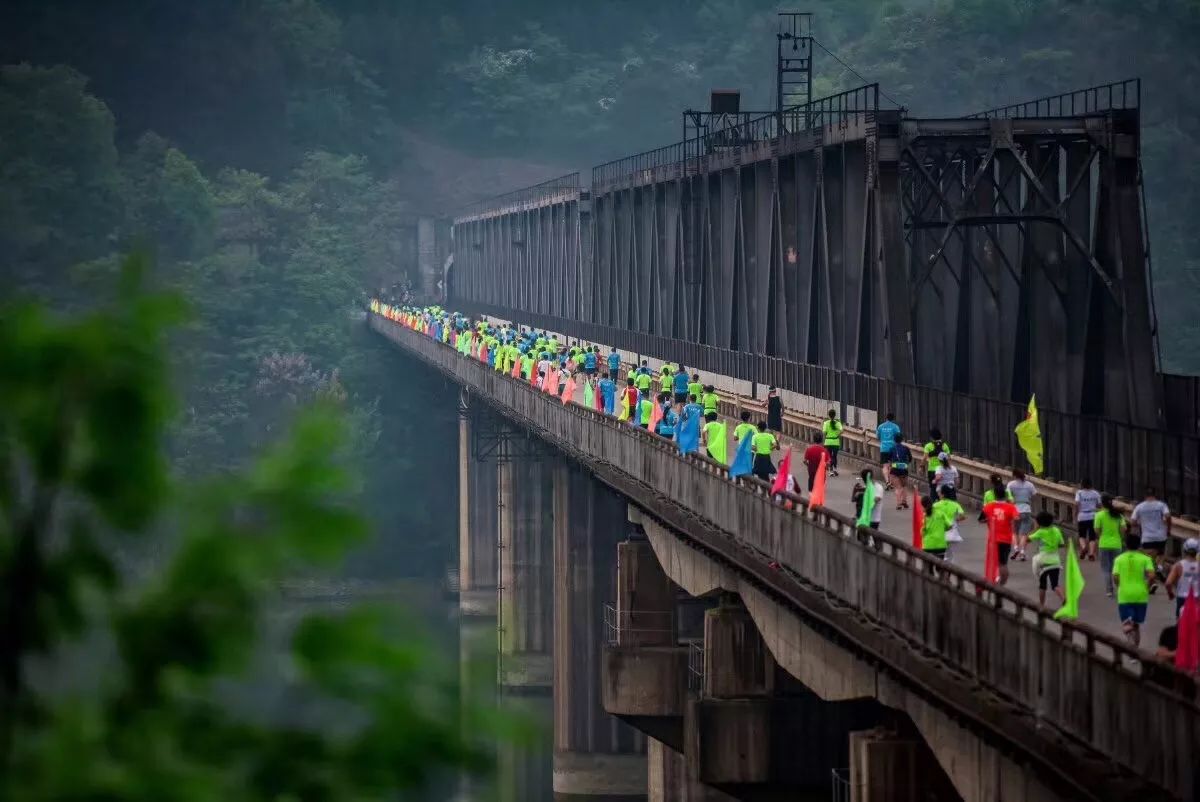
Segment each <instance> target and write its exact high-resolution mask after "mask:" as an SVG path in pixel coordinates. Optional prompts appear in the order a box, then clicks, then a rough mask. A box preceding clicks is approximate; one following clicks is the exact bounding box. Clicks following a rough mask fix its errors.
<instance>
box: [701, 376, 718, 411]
mask: <svg viewBox="0 0 1200 802" xmlns="http://www.w3.org/2000/svg"><path fill="white" fill-rule="evenodd" d="M700 403H701V404H703V405H704V414H705V415H707V414H709V413H710V412H711V413H712V414H714V415H715V414H717V410H718V408H719V407H720V405H721V397H720V396H719V395H717V394H716V393H715V392H713V386H712V385H711V384H706V385H704V395H703V396H701V397H700Z"/></svg>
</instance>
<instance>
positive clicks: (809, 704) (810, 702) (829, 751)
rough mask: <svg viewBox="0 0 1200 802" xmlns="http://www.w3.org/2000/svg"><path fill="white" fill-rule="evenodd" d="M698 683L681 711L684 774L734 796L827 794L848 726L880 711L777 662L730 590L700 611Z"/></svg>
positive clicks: (868, 721)
mask: <svg viewBox="0 0 1200 802" xmlns="http://www.w3.org/2000/svg"><path fill="white" fill-rule="evenodd" d="M699 684H700V692H699V694H698V695H696V696H693V697H692V698H690V699H689V700H688V705H687V711H686V716H685V721H684V739H685V750H684V753H685V755H686V759H687V767H688V772H689V776H690V777H692V778H693V779H695V780H698V781H699V782H701V783H703V784H705V785H709V786H713V787H716V788H718V789H720V790H721V791H723V792H725V793H728V794H731V795H733V796H734V797H736V798H737V799H741V800H777V799H807V798H827V797H826V796H825V795H826V794H828V791H829V785H830V778H831V776H832V771H833V769H835V768H843V767H845V766H846V765H847V761H848V755H847V746H848V744H849V733H850V732H852V731H855V730H860V729H866V728H869V727H873V726H877V725H879V724H881V723H883V722H884V721H886V720H887V716H888V715H889V714H888V713H887V712H886V711H885V710H884V709H883V708H882V707H881V706H880V705H879V704H878V703H876V702H875V701H874V700H851V701H846V702H825V701H823V700H821V699H820V698H819V697H818V696H817V695H816V694H815V693H813V692H812V691H811V690H809V689H807V688H805V687H804V686H803V685H801V684H800V683H799V682H797V681H796V680H795V679H794V678H792V677H790V676H789V675H787V674H786V672H784V671H782V670H780V669H779V668H778V666H777V665H776V663H775V660H774V659H773V658H772V656H771V653H770V652H769V651H768V650H767V648H766V644H765V643H764V642H763V640H762V636H761V635H760V634H759V632H758V629H757V628H756V626H755V624H754V621H753V619H752V618H751V617H750V614H749V613H748V612H747V611H746V609H745V607H743V606H742V605H741V604H740V603H739V602H738V601H737V599H736V597H730V596H726V597H723V598H722V600H721V604H720V605H719V606H717V607H715V608H713V609H710V610H708V611H706V613H705V619H704V653H703V678H702V680H701V681H700V683H699Z"/></svg>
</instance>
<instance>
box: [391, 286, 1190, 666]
mask: <svg viewBox="0 0 1200 802" xmlns="http://www.w3.org/2000/svg"><path fill="white" fill-rule="evenodd" d="M371 308H372V311H374V312H376V313H378V314H380V315H383V316H384V317H387V318H389V319H392V320H395V321H397V322H400V323H403V324H404V325H407V326H409V327H410V328H414V329H417V330H419V331H422V332H424V333H426V334H428V335H429V336H431V337H433V338H435V339H437V340H440V341H441V342H443V343H445V344H446V345H448V346H450V347H453V348H455V349H456V350H458V352H459V353H461V354H462V355H463V356H464V357H470V358H474V359H478V360H480V361H482V362H486V363H487V364H488V365H489V366H490V367H492V368H493V369H494V370H496V371H497V372H501V373H505V374H507V375H510V376H511V377H513V378H515V379H521V380H523V381H527V382H529V383H530V384H531V385H532V386H533V387H535V388H537V389H538V390H541V391H544V392H546V393H548V394H550V395H552V396H554V397H556V398H560V399H562V401H563V403H567V402H568V401H578V402H579V403H582V404H584V405H586V406H589V407H591V408H594V409H596V410H597V411H601V412H604V413H605V414H608V415H613V416H615V417H617V418H618V419H619V420H622V421H628V422H629V423H630V425H634V426H640V427H642V428H644V429H646V430H648V431H651V432H653V433H655V434H657V435H659V436H661V437H664V438H668V439H670V440H672V441H674V442H676V443H677V444H678V445H679V448H680V450H681V451H683V452H684V453H689V452H693V451H698V450H699V449H700V448H703V449H704V451H705V453H706V454H707V456H708V457H709V458H710V459H712V460H714V461H716V462H718V463H720V464H721V465H723V466H725V467H726V468H727V469H728V470H729V472H730V475H731V476H732V477H735V478H736V477H738V476H742V475H746V474H753V475H754V476H756V477H758V478H760V479H762V480H764V481H767V482H772V483H773V490H772V492H784V491H786V492H794V491H795V481H794V478H793V476H792V474H791V470H790V464H791V453H790V449H789V451H788V453H787V454H786V455H785V456H784V459H783V461H782V462H781V463H780V465H779V466H778V467H777V466H776V465H775V462H774V460H773V459H772V457H773V455H774V454H775V453H776V452H778V451H779V450H780V442H779V433H780V431H781V429H782V403H781V399H780V395H779V393H778V391H777V390H776V388H773V387H772V388H770V390H769V391H768V396H767V415H766V417H765V418H764V419H761V420H758V421H752V420H751V414H750V412H749V411H742V412H741V413H740V421H739V422H738V423H737V424H736V426H735V428H734V430H733V442H734V443H735V453H734V454H733V455H732V456H731V455H730V454H729V448H728V441H729V434H728V430H727V424H726V422H725V421H724V420H723V419H722V417H721V415H720V404H721V397H720V395H719V393H718V392H717V391H716V389H715V388H714V386H713V385H712V384H706V383H704V382H703V381H702V380H701V375H700V374H699V373H698V372H695V371H689V370H688V369H687V368H686V367H685V366H684V365H681V364H675V363H669V362H668V363H664V364H662V365H660V366H657V367H655V368H652V367H651V366H650V364H649V361H648V360H645V359H643V360H641V363H640V364H638V365H632V366H626V365H625V364H623V360H622V357H621V354H620V352H619V351H618V349H617V348H615V347H613V348H611V349H609V350H607V351H605V350H604V349H603V348H602V347H601V346H599V345H595V344H588V343H582V342H576V343H570V342H560V341H559V340H558V338H557V337H555V336H553V335H550V334H548V333H547V332H544V331H543V332H538V331H536V330H533V329H530V328H527V327H515V326H510V325H499V326H497V325H493V324H490V323H488V322H487V321H482V320H472V319H470V318H468V317H466V316H464V315H461V314H458V313H453V312H449V311H447V310H444V309H441V308H440V307H426V308H423V309H415V308H409V307H392V306H389V305H387V304H383V303H380V302H379V301H373V302H372V304H371ZM843 429H844V424H843V422H842V421H841V420H839V418H838V414H837V411H836V410H830V411H829V413H828V416H827V417H826V418H825V420H824V421H823V422H822V426H821V430H820V431H819V432H817V433H816V434H815V435H814V436H813V442H812V443H811V444H810V445H809V446H808V447H807V448H806V449H805V451H804V452H803V454H802V457H801V458H802V461H803V462H804V465H805V471H806V474H807V487H808V491H809V493H810V504H816V503H823V502H824V480H825V479H826V478H827V477H829V476H837V475H838V455H839V453H840V451H841V447H842V438H843ZM875 434H876V435H877V437H878V439H879V451H880V467H879V471H878V475H877V472H876V471H875V470H873V469H870V468H868V469H865V470H862V471H861V472H860V473H859V475H858V476H857V478H856V481H855V485H854V489H853V493H852V498H851V500H852V501H853V502H854V504H855V509H856V513H857V515H858V523H859V525H862V526H868V527H874V528H878V527H879V524H880V522H881V520H882V512H883V506H884V504H885V503H886V501H885V498H886V494H889V493H890V494H891V496H892V499H893V502H894V504H895V507H896V509H897V510H908V509H912V514H913V544H914V546H917V547H918V548H920V549H922V550H923V551H924V552H926V553H927V554H929V555H931V556H934V557H937V558H939V559H941V560H945V561H948V562H953V561H954V558H955V548H956V545H957V544H960V543H962V542H963V537H962V533H961V532H960V530H959V524H960V523H961V522H963V521H965V520H966V518H967V514H966V511H965V510H964V508H963V507H962V505H961V504H960V503H959V499H958V488H959V486H960V474H959V471H958V468H957V467H956V466H955V464H954V463H955V458H954V457H953V456H952V455H953V451H952V449H951V447H950V444H949V442H947V440H946V438H945V437H944V436H943V435H942V432H941V431H940V430H938V429H937V428H933V429H931V430H930V431H929V432H928V437H927V439H926V441H925V443H924V445H923V447H922V449H921V450H922V456H923V458H924V462H925V476H924V482H923V483H922V482H920V481H919V480H918V478H917V477H916V476H915V475H914V471H915V466H916V463H915V461H914V458H913V454H912V450H911V449H910V448H909V447H908V446H907V445H906V444H905V433H904V432H903V431H902V429H901V427H900V425H899V423H897V421H896V419H895V415H893V414H891V413H888V414H887V415H886V416H885V418H884V420H883V422H881V423H880V424H879V425H878V426H877V427H876V431H875ZM781 469H782V470H781ZM782 474H786V475H782ZM921 484H923V485H924V489H925V494H924V495H921V494H920V487H919V485H921ZM814 491H818V492H819V500H818V493H817V492H814ZM1036 495H1037V486H1036V485H1035V484H1034V483H1033V482H1031V481H1030V480H1029V478H1028V476H1026V474H1025V472H1024V471H1022V470H1020V469H1015V470H1013V471H1012V472H1011V476H1010V477H1009V478H1008V479H1007V480H1006V479H1005V478H1003V477H1001V476H1000V475H998V474H996V475H993V476H992V477H991V481H990V488H989V489H988V490H987V491H985V493H984V494H983V498H982V502H983V503H982V509H981V510H980V512H979V521H980V522H984V523H986V524H987V527H988V538H989V542H988V551H987V565H986V566H985V576H986V577H987V578H988V579H990V580H991V581H994V582H996V583H998V584H1005V583H1006V582H1007V581H1008V578H1009V564H1010V562H1025V561H1029V562H1031V563H1032V567H1033V570H1034V573H1035V574H1036V576H1037V578H1038V594H1039V600H1040V602H1041V604H1042V605H1045V601H1046V596H1047V594H1048V593H1054V594H1055V595H1057V596H1058V598H1059V600H1060V602H1061V603H1065V602H1067V598H1066V596H1065V595H1064V591H1063V584H1064V583H1063V572H1064V556H1063V555H1064V551H1069V552H1070V553H1069V554H1067V557H1068V559H1069V562H1071V563H1074V562H1075V561H1076V560H1078V561H1096V560H1099V562H1100V564H1101V569H1102V573H1103V575H1104V585H1105V593H1106V594H1107V595H1108V596H1109V597H1115V601H1116V603H1117V612H1118V615H1119V616H1120V619H1121V623H1122V630H1123V631H1124V633H1125V635H1126V637H1127V638H1128V639H1129V640H1130V641H1131V642H1132V643H1133V644H1134V645H1138V644H1140V641H1141V626H1142V624H1143V623H1144V622H1145V620H1146V611H1147V608H1148V604H1149V601H1150V597H1151V596H1152V595H1154V594H1155V593H1157V592H1158V591H1159V589H1160V588H1162V589H1163V590H1164V592H1165V595H1166V596H1167V597H1168V598H1169V599H1173V600H1174V602H1175V608H1176V609H1175V612H1176V617H1177V618H1179V617H1181V616H1184V615H1189V616H1200V609H1198V608H1200V559H1198V552H1200V541H1197V539H1195V538H1189V539H1188V540H1186V541H1185V543H1184V544H1183V554H1182V557H1181V559H1178V560H1176V561H1174V563H1172V564H1170V565H1167V563H1166V562H1165V561H1164V558H1165V556H1166V545H1167V542H1168V540H1169V538H1170V532H1171V513H1170V510H1169V509H1168V507H1167V505H1166V503H1165V502H1163V501H1162V500H1160V499H1158V498H1157V497H1156V496H1155V494H1154V491H1153V490H1147V492H1146V495H1145V498H1144V499H1143V500H1142V501H1141V502H1140V503H1138V504H1137V505H1136V506H1134V507H1133V509H1132V511H1131V512H1130V514H1129V515H1128V516H1126V515H1125V514H1124V513H1123V512H1122V511H1121V510H1120V509H1118V508H1117V506H1116V504H1115V500H1114V498H1113V497H1112V496H1111V495H1109V494H1104V493H1100V492H1099V491H1097V490H1095V489H1094V488H1093V487H1092V483H1091V482H1090V481H1088V480H1087V479H1084V480H1083V481H1082V482H1081V483H1080V488H1079V490H1078V491H1076V493H1075V521H1074V523H1075V528H1076V531H1077V537H1076V538H1075V540H1074V542H1073V543H1072V542H1071V541H1070V540H1069V539H1068V538H1067V537H1066V536H1065V535H1064V533H1063V531H1062V530H1061V529H1060V528H1059V526H1058V525H1057V524H1056V521H1055V519H1054V516H1053V515H1051V514H1050V513H1048V512H1045V511H1042V512H1038V513H1037V514H1035V513H1034V500H1035V496H1036ZM910 499H911V501H910ZM790 504H791V502H788V505H789V506H790ZM1069 567H1070V566H1068V568H1069ZM1193 595H1195V596H1196V597H1197V603H1194V604H1191V605H1189V607H1190V608H1191V609H1190V610H1189V611H1187V612H1185V603H1186V602H1187V600H1188V599H1189V597H1191V596H1193ZM1074 615H1075V616H1077V615H1078V603H1077V599H1076V600H1075V610H1074ZM1188 624H1189V626H1200V619H1198V622H1197V623H1192V622H1191V621H1190V620H1189V622H1188ZM1169 629H1170V630H1172V631H1171V632H1165V633H1164V636H1163V637H1162V638H1160V643H1159V646H1160V653H1163V652H1174V649H1175V642H1174V637H1175V636H1174V631H1175V628H1174V627H1171V628H1169Z"/></svg>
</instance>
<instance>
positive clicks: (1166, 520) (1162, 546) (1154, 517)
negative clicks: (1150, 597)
mask: <svg viewBox="0 0 1200 802" xmlns="http://www.w3.org/2000/svg"><path fill="white" fill-rule="evenodd" d="M1129 520H1130V521H1132V522H1133V523H1134V524H1136V525H1137V528H1138V531H1139V532H1140V533H1141V535H1142V551H1144V552H1146V553H1147V554H1149V555H1150V556H1151V557H1153V558H1154V567H1155V571H1156V573H1157V574H1158V578H1159V579H1160V580H1161V579H1163V578H1165V577H1164V574H1163V554H1164V553H1166V550H1167V538H1168V537H1170V536H1171V510H1170V509H1168V508H1167V505H1166V503H1165V502H1163V501H1159V499H1158V497H1157V496H1156V495H1155V494H1154V488H1153V487H1148V488H1146V496H1145V498H1143V499H1142V500H1141V501H1140V502H1138V505H1137V506H1136V507H1134V508H1133V514H1132V515H1130V516H1129ZM1157 589H1158V585H1152V586H1151V587H1150V592H1151V593H1153V592H1154V591H1156V590H1157Z"/></svg>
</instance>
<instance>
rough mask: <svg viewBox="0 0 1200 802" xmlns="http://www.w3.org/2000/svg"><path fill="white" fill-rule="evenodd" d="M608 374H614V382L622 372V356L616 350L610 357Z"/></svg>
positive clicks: (613, 350)
mask: <svg viewBox="0 0 1200 802" xmlns="http://www.w3.org/2000/svg"><path fill="white" fill-rule="evenodd" d="M608 372H609V373H611V374H612V378H613V380H616V378H617V374H618V373H620V372H621V355H620V354H619V353H617V349H616V348H614V349H612V353H611V354H609V355H608Z"/></svg>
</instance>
